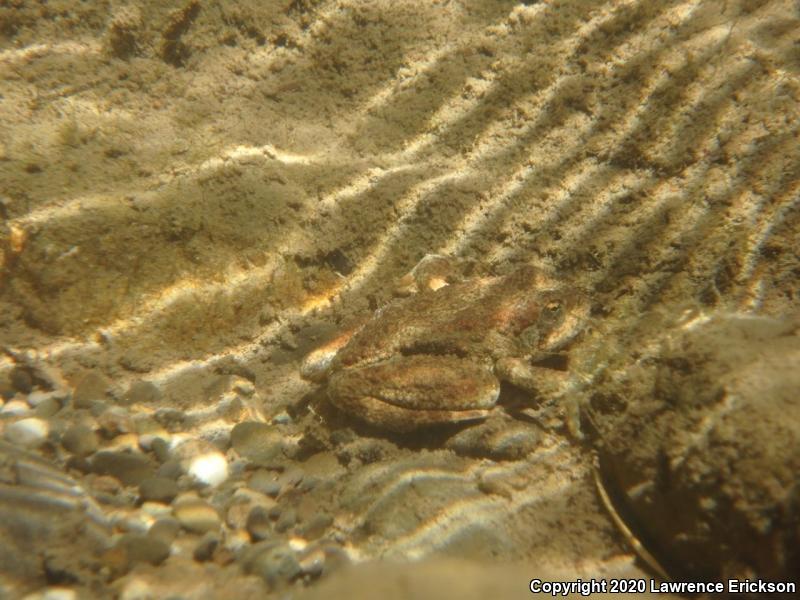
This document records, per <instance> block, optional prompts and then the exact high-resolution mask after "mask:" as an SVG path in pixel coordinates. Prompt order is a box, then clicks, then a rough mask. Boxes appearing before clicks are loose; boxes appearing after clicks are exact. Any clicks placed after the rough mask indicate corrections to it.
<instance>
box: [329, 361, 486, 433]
mask: <svg viewBox="0 0 800 600" xmlns="http://www.w3.org/2000/svg"><path fill="white" fill-rule="evenodd" d="M499 394H500V384H499V382H498V380H497V378H496V377H495V376H494V375H493V374H492V373H491V371H490V370H489V369H488V368H487V367H485V366H483V365H481V364H478V363H475V362H473V361H470V360H467V359H463V358H457V357H454V356H438V355H412V356H398V357H396V358H393V359H390V360H387V361H383V362H380V363H376V364H372V365H367V366H364V367H358V368H349V369H342V370H340V371H338V372H336V373H334V374H333V376H332V377H331V378H330V382H329V384H328V396H329V398H330V401H331V403H332V404H334V405H335V406H336V407H338V408H339V409H341V410H343V411H345V412H347V413H348V414H350V415H352V416H354V417H356V418H358V419H360V420H362V421H365V422H367V423H369V424H371V425H375V426H377V427H381V428H384V429H389V430H391V431H398V432H403V431H412V430H414V429H419V428H422V427H427V426H431V425H439V424H444V423H455V422H461V421H469V420H476V419H482V418H485V417H486V416H488V415H489V413H490V412H491V410H492V408H494V406H495V404H496V403H497V398H498V395H499Z"/></svg>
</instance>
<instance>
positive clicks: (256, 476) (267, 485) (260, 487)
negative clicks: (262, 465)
mask: <svg viewBox="0 0 800 600" xmlns="http://www.w3.org/2000/svg"><path fill="white" fill-rule="evenodd" d="M247 487H249V488H250V489H252V490H255V491H257V492H261V493H262V494H266V495H267V496H270V497H271V498H277V496H278V494H280V493H281V487H282V486H281V482H279V481H278V480H277V479H276V478H275V475H274V474H273V473H271V472H269V471H267V470H266V469H259V470H258V471H256V472H255V473H253V476H252V477H250V481H249V482H248V483H247Z"/></svg>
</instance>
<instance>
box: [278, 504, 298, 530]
mask: <svg viewBox="0 0 800 600" xmlns="http://www.w3.org/2000/svg"><path fill="white" fill-rule="evenodd" d="M295 523H297V513H295V511H294V509H293V508H288V509H286V510H284V511H282V512H281V516H280V517H278V521H277V522H276V523H275V531H278V532H280V533H283V532H284V531H288V530H289V529H291V528H292V527H294V525H295Z"/></svg>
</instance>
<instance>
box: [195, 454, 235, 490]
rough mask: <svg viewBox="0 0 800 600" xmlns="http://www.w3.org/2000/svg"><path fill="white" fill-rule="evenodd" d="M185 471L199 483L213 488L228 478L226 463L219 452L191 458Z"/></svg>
mask: <svg viewBox="0 0 800 600" xmlns="http://www.w3.org/2000/svg"><path fill="white" fill-rule="evenodd" d="M187 471H188V473H189V475H191V476H192V477H194V479H195V480H197V481H199V482H200V483H203V484H205V485H210V486H212V487H215V486H218V485H219V484H220V483H222V482H223V481H225V480H226V479H227V478H228V461H227V460H225V457H224V456H223V455H222V454H221V453H219V452H209V453H207V454H202V455H200V456H197V457H195V458H193V459H192V460H191V462H190V463H189V468H188V470H187Z"/></svg>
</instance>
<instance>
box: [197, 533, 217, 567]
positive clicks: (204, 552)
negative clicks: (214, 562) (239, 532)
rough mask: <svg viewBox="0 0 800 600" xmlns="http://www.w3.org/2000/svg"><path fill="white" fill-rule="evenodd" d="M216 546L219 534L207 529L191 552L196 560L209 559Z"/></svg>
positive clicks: (203, 560) (204, 560)
mask: <svg viewBox="0 0 800 600" xmlns="http://www.w3.org/2000/svg"><path fill="white" fill-rule="evenodd" d="M217 546H219V535H218V534H217V533H214V532H213V531H209V532H208V533H206V534H205V535H204V536H203V537H202V538H201V539H200V542H199V543H198V544H197V546H195V549H194V553H193V556H194V559H195V560H196V561H198V562H206V561H207V560H211V558H212V557H213V556H214V552H215V551H216V549H217Z"/></svg>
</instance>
